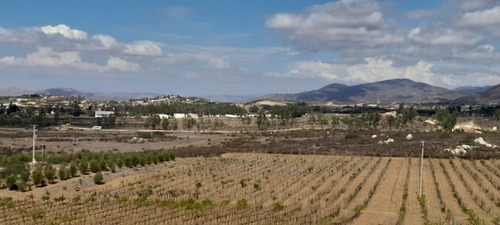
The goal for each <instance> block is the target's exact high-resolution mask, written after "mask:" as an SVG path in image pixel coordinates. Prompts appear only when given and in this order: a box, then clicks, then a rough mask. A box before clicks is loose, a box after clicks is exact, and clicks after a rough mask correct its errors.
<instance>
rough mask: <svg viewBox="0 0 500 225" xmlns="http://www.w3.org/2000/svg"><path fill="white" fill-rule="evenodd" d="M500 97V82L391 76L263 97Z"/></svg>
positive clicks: (407, 99)
mask: <svg viewBox="0 0 500 225" xmlns="http://www.w3.org/2000/svg"><path fill="white" fill-rule="evenodd" d="M498 97H500V86H499V85H497V86H493V87H462V88H457V89H454V90H449V89H446V88H442V87H437V86H432V85H429V84H426V83H421V82H415V81H412V80H409V79H391V80H384V81H379V82H373V83H366V84H359V85H353V86H348V85H344V84H338V83H333V84H330V85H327V86H324V87H322V88H320V89H317V90H312V91H305V92H301V93H296V94H270V95H265V96H263V97H261V98H259V99H261V100H264V99H265V100H290V101H319V102H329V101H332V102H343V103H396V102H397V103H401V102H404V103H457V104H475V103H481V104H487V103H490V102H494V101H496V99H498Z"/></svg>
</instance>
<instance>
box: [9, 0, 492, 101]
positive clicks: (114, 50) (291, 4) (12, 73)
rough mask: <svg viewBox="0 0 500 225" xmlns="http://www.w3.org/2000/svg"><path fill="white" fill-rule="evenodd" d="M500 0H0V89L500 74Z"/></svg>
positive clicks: (193, 88) (188, 86)
mask: <svg viewBox="0 0 500 225" xmlns="http://www.w3.org/2000/svg"><path fill="white" fill-rule="evenodd" d="M499 38H500V1H498V0H474V1H470V0H441V1H437V0H432V1H431V0H425V1H375V0H341V1H319V0H318V1H310V0H303V1H268V0H255V1H230V0H228V1H217V0H215V1H127V0H123V1H90V0H87V1H4V2H1V3H0V78H1V81H0V88H6V87H19V88H24V89H30V90H37V89H43V88H50V87H69V88H75V89H78V90H85V91H101V92H113V91H126V92H155V93H161V94H171V93H172V94H181V95H199V96H208V95H222V94H227V95H246V94H254V93H294V92H300V91H305V90H311V89H316V88H320V87H322V86H325V85H328V84H330V83H344V84H359V83H365V82H374V81H380V80H385V79H393V78H409V79H412V80H415V81H421V82H426V83H430V84H433V85H439V86H444V87H447V88H454V87H458V86H466V85H467V86H468V85H475V86H482V85H496V84H498V83H500V66H499V65H498V62H499V60H500V53H499V52H498V47H499Z"/></svg>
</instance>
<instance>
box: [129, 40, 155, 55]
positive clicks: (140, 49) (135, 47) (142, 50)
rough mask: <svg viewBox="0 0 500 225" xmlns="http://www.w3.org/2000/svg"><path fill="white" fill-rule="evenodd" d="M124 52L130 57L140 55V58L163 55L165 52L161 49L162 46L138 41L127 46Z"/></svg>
mask: <svg viewBox="0 0 500 225" xmlns="http://www.w3.org/2000/svg"><path fill="white" fill-rule="evenodd" d="M123 52H124V53H126V54H129V55H139V56H161V55H163V51H162V49H161V47H160V44H158V43H155V42H152V41H138V42H134V43H131V44H127V45H126V48H125V50H124V51H123Z"/></svg>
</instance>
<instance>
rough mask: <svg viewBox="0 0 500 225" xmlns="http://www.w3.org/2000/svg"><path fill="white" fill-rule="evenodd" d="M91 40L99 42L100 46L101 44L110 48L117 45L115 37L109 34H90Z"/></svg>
mask: <svg viewBox="0 0 500 225" xmlns="http://www.w3.org/2000/svg"><path fill="white" fill-rule="evenodd" d="M92 40H93V41H96V42H97V43H99V44H100V45H101V46H103V47H104V48H106V49H110V48H112V47H115V46H118V42H117V41H116V39H114V38H113V37H111V36H109V35H103V34H97V35H94V36H92Z"/></svg>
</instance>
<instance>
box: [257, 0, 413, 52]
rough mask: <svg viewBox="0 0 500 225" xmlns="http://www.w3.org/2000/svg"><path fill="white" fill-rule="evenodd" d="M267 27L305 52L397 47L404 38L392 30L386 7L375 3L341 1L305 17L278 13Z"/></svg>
mask: <svg viewBox="0 0 500 225" xmlns="http://www.w3.org/2000/svg"><path fill="white" fill-rule="evenodd" d="M266 26H267V27H268V28H270V29H272V30H274V31H278V32H280V33H281V34H282V35H283V36H282V37H283V38H284V39H285V40H286V41H288V42H291V43H293V44H294V45H296V46H297V47H298V48H300V49H306V50H339V49H343V48H352V47H358V48H364V47H373V46H380V45H389V44H397V43H401V42H403V41H404V37H402V36H400V35H398V34H397V33H396V32H395V31H394V30H391V29H389V26H387V25H386V23H385V21H384V19H383V6H382V5H381V4H380V3H378V2H376V1H373V0H341V1H338V2H330V3H326V4H323V5H316V6H313V7H310V8H308V9H307V10H306V11H305V12H304V13H303V14H289V13H278V14H275V15H274V16H272V17H271V18H270V19H268V20H267V21H266Z"/></svg>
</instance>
